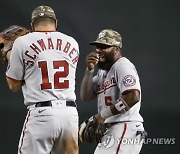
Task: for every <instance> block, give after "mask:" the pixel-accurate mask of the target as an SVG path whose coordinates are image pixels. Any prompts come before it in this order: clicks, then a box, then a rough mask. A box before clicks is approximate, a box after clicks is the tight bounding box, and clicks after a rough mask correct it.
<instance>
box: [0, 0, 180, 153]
mask: <svg viewBox="0 0 180 154" xmlns="http://www.w3.org/2000/svg"><path fill="white" fill-rule="evenodd" d="M41 4H42V5H49V6H51V7H52V8H53V9H54V10H55V11H56V15H57V18H58V21H59V27H58V30H59V31H61V32H63V33H66V34H68V35H71V36H73V37H74V38H75V39H76V40H77V41H78V43H79V46H80V59H79V63H78V69H77V82H76V94H77V103H78V111H79V116H80V120H79V121H80V123H81V122H82V121H84V120H85V119H86V118H88V117H89V116H90V115H92V114H95V113H96V112H97V111H96V101H92V102H91V103H88V104H85V103H83V102H82V101H81V100H80V97H79V89H80V83H81V80H82V78H83V74H84V71H85V57H86V55H87V54H88V52H90V51H92V50H93V48H92V47H91V46H89V44H88V42H90V41H92V40H94V39H95V38H96V36H97V34H98V33H99V31H100V30H101V29H104V28H112V29H114V30H116V31H118V32H120V34H121V35H122V38H123V49H122V53H123V55H124V56H126V57H127V58H129V59H130V60H131V61H132V62H133V63H134V64H135V65H136V68H137V70H138V72H139V76H140V79H141V86H142V93H143V95H142V107H141V114H142V116H143V117H144V120H145V122H144V126H145V128H146V130H147V132H148V134H149V138H175V144H173V145H172V144H170V145H167V144H158V145H156V144H152V143H149V144H145V145H144V146H143V149H142V151H141V154H179V153H180V148H179V146H180V144H179V139H180V133H179V130H180V126H179V117H180V102H179V94H180V93H179V85H180V84H179V83H180V82H179V79H180V77H179V74H180V73H179V69H178V68H179V66H180V62H179V56H180V53H179V52H180V50H179V48H180V45H179V44H180V39H179V37H180V30H179V28H180V9H179V6H180V1H179V0H136V1H135V0H59V1H58V0H1V3H0V8H1V9H0V31H2V30H3V29H5V28H7V27H9V26H10V25H13V24H17V25H21V26H25V27H27V28H30V17H31V12H32V10H33V9H34V8H35V7H37V6H39V5H41ZM5 71H6V65H0V76H1V80H0V95H1V96H0V154H4V153H6V154H15V153H17V145H18V141H19V137H20V133H21V129H22V126H23V122H24V119H25V116H26V111H27V110H26V107H25V106H24V104H23V96H22V94H21V92H18V93H15V94H14V93H12V92H10V90H9V89H8V87H7V84H6V80H5ZM94 149H95V145H91V144H85V143H80V154H92V153H93V151H94Z"/></svg>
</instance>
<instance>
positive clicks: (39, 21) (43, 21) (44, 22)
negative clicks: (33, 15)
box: [32, 18, 56, 27]
mask: <svg viewBox="0 0 180 154" xmlns="http://www.w3.org/2000/svg"><path fill="white" fill-rule="evenodd" d="M55 21H56V20H55V19H53V18H37V19H36V20H34V21H33V23H32V24H33V25H34V26H35V27H36V26H38V25H44V26H45V25H47V24H55Z"/></svg>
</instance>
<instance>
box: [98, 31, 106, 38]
mask: <svg viewBox="0 0 180 154" xmlns="http://www.w3.org/2000/svg"><path fill="white" fill-rule="evenodd" d="M105 35H106V32H101V33H99V36H98V38H99V39H100V38H102V37H104V36H105Z"/></svg>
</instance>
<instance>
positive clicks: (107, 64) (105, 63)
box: [98, 52, 114, 70]
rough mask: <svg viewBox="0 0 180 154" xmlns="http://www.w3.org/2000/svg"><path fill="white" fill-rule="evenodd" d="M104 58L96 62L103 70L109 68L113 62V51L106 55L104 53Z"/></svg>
mask: <svg viewBox="0 0 180 154" xmlns="http://www.w3.org/2000/svg"><path fill="white" fill-rule="evenodd" d="M104 56H105V57H104V58H105V60H104V61H99V62H98V67H99V68H100V69H103V70H109V69H110V68H111V66H112V65H113V64H114V52H111V53H109V54H108V55H104Z"/></svg>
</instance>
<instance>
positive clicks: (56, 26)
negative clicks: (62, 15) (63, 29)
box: [55, 20, 58, 29]
mask: <svg viewBox="0 0 180 154" xmlns="http://www.w3.org/2000/svg"><path fill="white" fill-rule="evenodd" d="M55 28H56V29H57V28H58V21H57V20H55Z"/></svg>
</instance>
